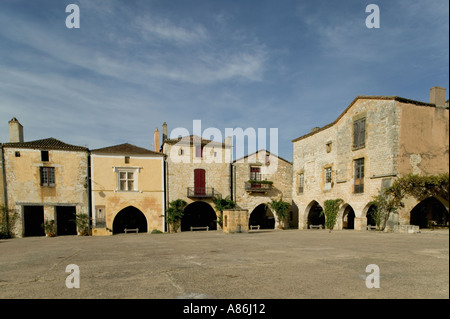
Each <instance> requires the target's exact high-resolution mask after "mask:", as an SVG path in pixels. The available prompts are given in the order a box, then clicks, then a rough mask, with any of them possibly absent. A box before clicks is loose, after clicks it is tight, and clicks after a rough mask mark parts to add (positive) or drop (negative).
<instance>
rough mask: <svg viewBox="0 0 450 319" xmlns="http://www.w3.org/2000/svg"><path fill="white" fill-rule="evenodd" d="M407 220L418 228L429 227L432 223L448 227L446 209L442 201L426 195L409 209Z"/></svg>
mask: <svg viewBox="0 0 450 319" xmlns="http://www.w3.org/2000/svg"><path fill="white" fill-rule="evenodd" d="M409 222H410V224H411V225H416V226H419V228H429V227H431V226H433V225H437V226H446V227H448V225H449V213H448V209H447V207H445V205H444V204H443V203H442V201H440V200H438V199H437V198H435V197H428V198H426V199H424V200H422V201H421V202H420V203H418V204H417V205H416V206H415V207H414V208H413V209H412V210H411V212H410V221H409Z"/></svg>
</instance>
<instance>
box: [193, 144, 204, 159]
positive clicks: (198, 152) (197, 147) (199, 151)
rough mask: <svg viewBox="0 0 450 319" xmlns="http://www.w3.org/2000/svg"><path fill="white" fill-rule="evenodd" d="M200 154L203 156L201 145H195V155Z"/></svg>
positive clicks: (199, 155) (198, 155)
mask: <svg viewBox="0 0 450 319" xmlns="http://www.w3.org/2000/svg"><path fill="white" fill-rule="evenodd" d="M202 156H203V146H196V147H195V157H202Z"/></svg>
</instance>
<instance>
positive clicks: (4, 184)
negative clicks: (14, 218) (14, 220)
mask: <svg viewBox="0 0 450 319" xmlns="http://www.w3.org/2000/svg"><path fill="white" fill-rule="evenodd" d="M0 149H1V159H2V183H3V203H4V206H5V208H7V207H8V193H7V191H6V171H5V153H4V149H3V145H1V147H0ZM8 217H9V216H8V213H7V211H5V222H6V229H8V228H9V227H8V226H9V225H8Z"/></svg>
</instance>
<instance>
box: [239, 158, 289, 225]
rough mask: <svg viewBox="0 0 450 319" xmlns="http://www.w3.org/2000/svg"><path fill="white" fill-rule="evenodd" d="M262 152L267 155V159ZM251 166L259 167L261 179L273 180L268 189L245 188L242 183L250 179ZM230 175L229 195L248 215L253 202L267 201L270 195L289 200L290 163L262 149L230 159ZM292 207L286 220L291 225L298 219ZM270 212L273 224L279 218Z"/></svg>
mask: <svg viewBox="0 0 450 319" xmlns="http://www.w3.org/2000/svg"><path fill="white" fill-rule="evenodd" d="M266 156H268V158H267V159H266ZM252 166H254V167H259V168H260V170H261V176H262V180H267V181H272V182H273V184H272V186H271V188H270V190H268V191H267V192H260V191H259V190H256V191H251V190H247V189H246V183H247V182H248V181H249V179H250V168H251V167H252ZM232 179H233V198H234V200H235V201H236V203H237V205H238V206H239V207H241V208H244V209H248V211H249V215H250V214H251V213H252V211H253V210H254V209H255V208H256V207H257V206H259V205H261V204H267V203H269V202H270V201H271V200H272V199H273V200H279V199H281V198H282V199H283V201H286V202H288V203H292V164H291V163H290V162H288V161H286V160H284V159H282V158H280V157H278V156H276V155H273V154H271V153H269V152H268V151H266V150H262V151H258V152H256V153H254V154H251V155H249V156H246V157H244V158H242V159H238V160H236V161H235V162H234V163H233V177H232ZM247 185H248V184H247ZM292 211H293V212H294V214H293V215H294V216H293V218H292V219H291V220H290V222H291V223H292V224H293V225H292V226H293V227H294V226H296V223H297V222H298V221H297V218H296V210H295V207H292ZM272 213H273V215H274V217H275V222H276V225H275V227H277V226H278V224H279V221H278V220H277V218H276V214H275V212H272Z"/></svg>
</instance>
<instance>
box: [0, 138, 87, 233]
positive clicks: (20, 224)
mask: <svg viewBox="0 0 450 319" xmlns="http://www.w3.org/2000/svg"><path fill="white" fill-rule="evenodd" d="M2 147H3V153H4V154H3V156H4V166H5V182H6V183H5V185H6V188H7V202H8V207H9V208H10V209H14V210H15V211H16V212H17V214H18V219H17V220H16V223H15V225H13V234H14V235H15V236H17V237H22V236H24V235H39V234H41V229H40V226H41V225H40V224H41V223H43V222H44V220H55V222H56V227H57V228H58V229H59V230H58V232H59V233H60V234H63V232H64V233H67V234H69V233H70V234H73V232H75V234H76V228H74V227H75V226H74V225H75V224H74V220H73V218H74V217H75V214H88V213H89V209H88V150H87V149H86V148H83V147H79V146H74V145H69V144H65V143H63V142H61V141H58V140H56V139H53V138H50V139H44V140H38V141H32V142H17V143H6V144H3V146H2ZM63 223H64V227H68V228H70V229H71V230H67V229H66V228H63ZM42 231H43V230H42ZM27 233H28V234H27ZM42 234H43V233H42Z"/></svg>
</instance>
